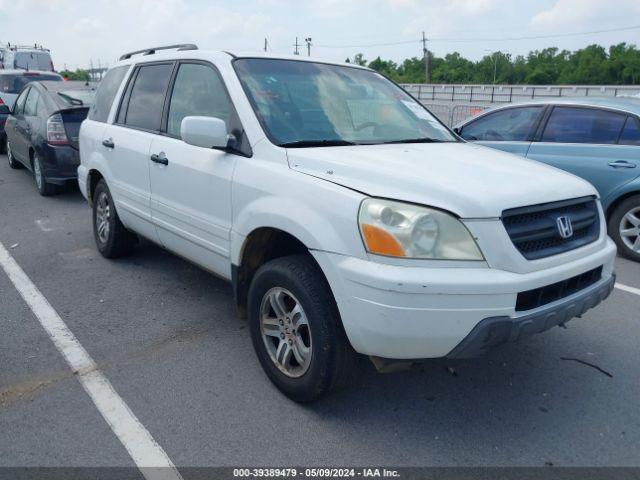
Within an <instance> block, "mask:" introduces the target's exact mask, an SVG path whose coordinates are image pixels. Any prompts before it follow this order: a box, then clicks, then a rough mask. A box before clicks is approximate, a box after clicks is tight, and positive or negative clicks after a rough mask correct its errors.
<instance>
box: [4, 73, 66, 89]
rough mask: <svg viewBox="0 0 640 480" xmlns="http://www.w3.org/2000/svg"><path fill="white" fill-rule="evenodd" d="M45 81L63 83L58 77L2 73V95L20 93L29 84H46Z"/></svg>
mask: <svg viewBox="0 0 640 480" xmlns="http://www.w3.org/2000/svg"><path fill="white" fill-rule="evenodd" d="M45 80H53V81H54V82H56V81H59V82H61V81H62V77H60V76H58V75H39V74H38V75H33V74H26V75H25V74H22V75H20V74H16V75H13V74H9V75H3V74H1V73H0V92H2V93H19V92H20V90H22V87H24V86H25V85H26V84H27V83H29V82H40V81H42V82H44V81H45Z"/></svg>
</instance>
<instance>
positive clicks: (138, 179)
mask: <svg viewBox="0 0 640 480" xmlns="http://www.w3.org/2000/svg"><path fill="white" fill-rule="evenodd" d="M173 67H174V63H173V62H159V63H149V64H141V65H140V66H138V67H137V68H136V70H135V71H134V72H133V73H132V75H131V77H130V79H129V82H128V85H127V88H126V90H125V92H124V95H123V99H122V102H121V104H120V108H119V110H118V113H117V116H116V119H115V123H114V124H112V125H108V126H107V128H106V129H105V131H104V133H103V142H102V143H103V148H104V149H105V157H106V158H107V162H108V163H109V166H110V168H111V179H110V185H109V187H110V189H111V193H112V195H113V198H114V201H115V203H116V206H117V208H118V215H119V216H120V218H121V220H122V222H123V223H124V224H125V225H126V226H128V227H129V228H131V229H132V230H135V231H136V232H138V233H140V234H141V235H143V236H145V237H147V238H150V239H152V240H156V241H157V232H156V229H155V227H154V226H153V223H152V221H151V208H150V205H149V201H150V194H151V189H150V183H149V164H150V159H149V155H150V148H151V141H152V140H153V138H154V137H155V136H156V135H157V134H158V132H159V131H160V125H161V122H162V111H163V106H164V103H165V96H166V93H167V87H168V86H169V80H170V78H171V73H172V71H173Z"/></svg>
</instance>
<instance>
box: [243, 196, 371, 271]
mask: <svg viewBox="0 0 640 480" xmlns="http://www.w3.org/2000/svg"><path fill="white" fill-rule="evenodd" d="M334 202H335V200H334V201H332V200H331V199H327V202H326V205H325V206H324V208H322V207H320V206H319V205H317V204H316V205H310V204H308V203H306V202H304V201H301V199H300V198H297V197H292V196H286V197H282V196H275V195H270V196H264V197H260V198H257V199H255V200H253V201H252V202H250V203H248V204H247V205H246V206H245V207H244V208H243V209H242V210H241V211H240V212H239V213H238V215H237V216H236V218H235V219H234V227H233V231H232V234H231V261H232V263H233V264H235V265H239V264H240V263H241V258H242V253H243V250H244V244H245V240H246V238H247V237H248V236H249V235H250V234H251V232H253V231H255V230H257V229H259V228H275V229H278V230H282V231H283V232H286V233H288V234H290V235H293V236H294V237H296V238H297V239H298V240H300V241H301V242H302V243H303V244H304V245H305V246H306V247H307V248H308V249H310V250H322V251H328V252H333V253H341V254H345V255H352V256H359V257H363V258H364V257H365V251H364V247H363V244H362V240H361V239H360V234H359V232H358V226H357V211H358V205H359V202H357V203H356V205H355V207H352V208H345V206H344V205H342V211H341V210H340V206H339V205H336V204H334ZM347 212H349V213H347Z"/></svg>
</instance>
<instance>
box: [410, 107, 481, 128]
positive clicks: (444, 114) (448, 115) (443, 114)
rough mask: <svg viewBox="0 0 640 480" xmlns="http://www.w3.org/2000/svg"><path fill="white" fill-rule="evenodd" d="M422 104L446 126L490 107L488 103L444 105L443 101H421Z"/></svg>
mask: <svg viewBox="0 0 640 480" xmlns="http://www.w3.org/2000/svg"><path fill="white" fill-rule="evenodd" d="M423 105H424V106H425V107H427V108H428V109H429V111H430V112H431V113H433V114H434V115H435V116H436V117H438V119H439V120H440V121H441V122H442V123H444V124H445V125H447V126H448V127H454V126H455V125H457V124H458V123H460V122H462V121H463V120H466V119H467V118H469V117H473V116H475V115H478V114H479V113H480V112H482V111H483V110H486V109H487V108H490V107H491V106H490V105H469V104H457V105H446V104H443V103H423Z"/></svg>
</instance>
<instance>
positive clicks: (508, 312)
mask: <svg viewBox="0 0 640 480" xmlns="http://www.w3.org/2000/svg"><path fill="white" fill-rule="evenodd" d="M589 252H590V253H588V254H585V255H583V256H581V257H579V258H575V259H573V260H571V261H566V262H565V263H562V264H560V265H555V266H553V267H548V268H544V269H542V270H537V271H532V272H526V273H514V272H511V271H506V270H500V269H497V268H488V267H487V266H486V264H485V265H484V266H478V267H474V266H465V267H446V268H443V267H438V266H437V264H433V265H434V266H433V267H431V266H420V267H417V266H416V267H407V266H405V265H402V266H401V265H390V264H382V263H377V262H372V261H369V260H365V259H358V258H354V257H348V256H344V255H338V254H333V253H329V252H321V251H314V252H312V253H313V255H314V258H315V259H316V260H317V261H318V263H319V265H320V267H321V268H322V270H323V272H324V273H325V275H326V276H327V279H328V281H329V285H331V287H332V290H333V294H334V296H335V298H336V302H337V304H338V308H339V310H340V314H341V317H342V323H343V325H344V328H345V332H346V334H347V337H348V338H349V341H350V342H351V344H352V346H353V348H354V349H355V350H356V351H357V352H359V353H362V354H366V355H373V356H377V357H382V358H388V359H422V358H437V357H446V356H456V357H458V358H459V357H461V356H465V357H466V356H472V355H476V354H479V353H483V352H484V351H485V350H486V349H488V348H489V347H490V346H492V345H494V344H497V343H501V341H502V340H503V339H504V340H505V341H507V340H515V339H517V338H520V337H521V336H524V334H525V333H528V332H531V333H534V332H536V331H543V330H546V329H547V328H546V326H547V322H548V325H549V327H548V328H550V327H551V326H553V325H558V324H563V323H565V322H566V321H567V320H568V319H569V318H572V317H574V316H576V315H580V314H581V313H583V312H584V311H585V310H586V309H588V308H591V307H593V306H595V304H597V303H599V302H600V301H602V300H603V299H604V298H605V297H606V295H605V294H604V293H603V292H605V291H607V292H608V291H610V288H611V285H612V284H613V281H614V275H613V264H614V259H615V254H616V248H615V245H614V244H613V242H612V241H611V240H610V239H608V238H607V239H606V240H604V239H603V241H602V245H601V247H600V248H598V249H597V250H595V251H593V250H589ZM598 267H602V276H601V278H600V280H599V281H598V282H597V283H595V284H593V285H592V286H591V287H587V288H586V289H584V290H580V291H578V292H576V293H575V294H573V295H570V296H567V297H565V298H562V299H561V300H558V301H556V302H553V303H550V304H547V305H543V306H542V307H539V308H535V309H532V310H527V311H516V299H517V296H518V293H520V292H525V291H528V290H532V289H536V288H540V287H544V286H547V285H552V284H554V283H556V282H559V281H563V280H566V279H569V278H571V277H574V276H576V275H580V274H582V273H584V272H587V271H589V270H592V269H595V268H598ZM593 289H595V293H593V292H592V293H593V296H590V299H583V295H587V294H588V292H591V291H592V290H593ZM607 295H608V293H607ZM580 299H583V300H580ZM595 299H597V301H596V300H595ZM538 316H540V318H543V319H544V320H538V319H537V318H538ZM549 316H552V317H553V320H549V319H548V317H549ZM496 318H497V319H498V320H496ZM485 319H488V321H485ZM556 320H557V322H556V323H554V322H555V321H556ZM483 321H485V322H484V323H483ZM541 322H544V323H541ZM507 323H511V325H510V326H505V325H506V324H507ZM476 328H477V330H475V329H476ZM474 330H475V333H474ZM507 330H508V332H507ZM489 332H492V333H489ZM505 332H507V333H505ZM467 337H469V338H470V339H469V340H466V341H465V339H467ZM473 337H477V338H479V339H481V340H477V339H474V338H473ZM461 342H462V343H461ZM478 342H479V343H478ZM459 345H462V347H460V348H459V349H458V348H457V347H458V346H459ZM467 345H471V346H467ZM478 345H480V347H479V346H478Z"/></svg>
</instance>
